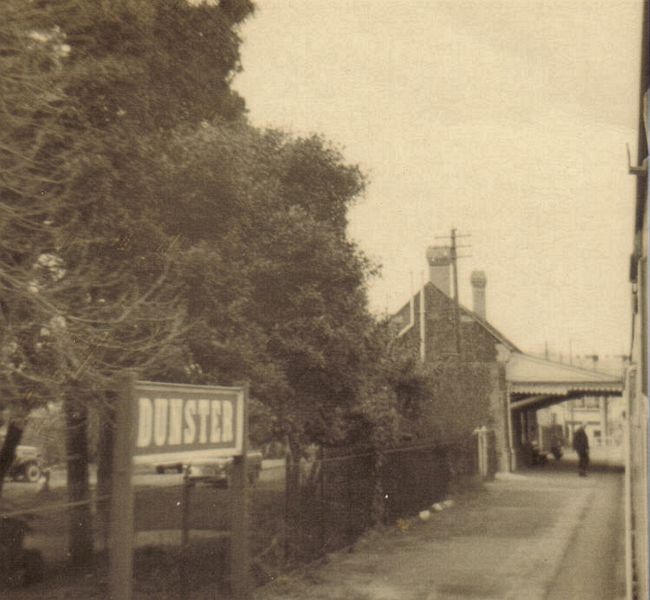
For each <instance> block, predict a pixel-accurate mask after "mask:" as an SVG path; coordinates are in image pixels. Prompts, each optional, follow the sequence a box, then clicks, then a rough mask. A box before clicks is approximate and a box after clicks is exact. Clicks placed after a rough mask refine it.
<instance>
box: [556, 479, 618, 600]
mask: <svg viewBox="0 0 650 600" xmlns="http://www.w3.org/2000/svg"><path fill="white" fill-rule="evenodd" d="M622 480H623V474H622V473H620V472H619V473H614V472H607V471H600V472H598V471H597V472H593V473H590V474H589V477H588V478H587V481H588V484H589V485H590V486H591V487H593V488H594V495H593V496H592V498H591V503H590V504H589V506H588V507H587V509H586V511H585V513H584V514H583V515H582V519H581V521H580V523H579V524H578V526H577V528H576V530H575V533H574V536H573V538H572V539H571V541H570V542H569V547H568V549H567V552H566V554H565V556H564V558H563V560H562V562H561V565H560V570H559V572H558V573H557V575H556V577H555V581H554V582H553V584H552V585H551V587H550V589H549V594H548V596H547V599H546V600H566V599H567V598H572V599H576V600H578V599H582V598H585V599H587V598H588V599H589V600H615V599H617V598H624V597H625V569H624V566H625V565H624V561H623V560H622V557H623V556H624V531H623V528H622V527H621V524H622V523H623V496H622V490H623V481H622Z"/></svg>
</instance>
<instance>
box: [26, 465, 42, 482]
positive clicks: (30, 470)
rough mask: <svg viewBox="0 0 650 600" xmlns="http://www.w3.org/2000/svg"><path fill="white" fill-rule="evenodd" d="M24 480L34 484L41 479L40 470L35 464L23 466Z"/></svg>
mask: <svg viewBox="0 0 650 600" xmlns="http://www.w3.org/2000/svg"><path fill="white" fill-rule="evenodd" d="M24 472H25V480H26V481H29V483H36V482H37V481H38V480H39V479H40V477H41V470H40V469H39V467H38V465H37V464H36V463H33V462H32V463H27V464H26V465H25V471H24Z"/></svg>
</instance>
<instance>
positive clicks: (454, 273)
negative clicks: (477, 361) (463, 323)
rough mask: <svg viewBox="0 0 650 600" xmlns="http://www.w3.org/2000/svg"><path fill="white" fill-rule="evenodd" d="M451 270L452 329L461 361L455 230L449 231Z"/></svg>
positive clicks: (461, 346)
mask: <svg viewBox="0 0 650 600" xmlns="http://www.w3.org/2000/svg"><path fill="white" fill-rule="evenodd" d="M451 268H452V276H453V283H454V329H455V330H456V353H457V354H458V358H459V360H460V361H461V362H462V360H463V354H462V353H463V344H462V338H461V331H460V306H459V299H458V252H457V247H456V230H455V229H452V230H451Z"/></svg>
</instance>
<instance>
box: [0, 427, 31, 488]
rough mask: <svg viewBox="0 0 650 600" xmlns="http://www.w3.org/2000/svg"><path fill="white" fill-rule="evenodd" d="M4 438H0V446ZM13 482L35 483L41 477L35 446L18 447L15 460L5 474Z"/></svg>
mask: <svg viewBox="0 0 650 600" xmlns="http://www.w3.org/2000/svg"><path fill="white" fill-rule="evenodd" d="M3 442H4V438H3V437H2V436H0V446H1V445H2V443H3ZM7 474H8V475H9V477H11V478H12V479H13V480H14V481H18V480H20V479H22V480H24V481H28V482H29V483H36V482H37V481H38V480H39V479H40V477H41V454H40V452H39V450H38V448H36V447H35V446H18V447H17V448H16V458H15V460H14V462H13V463H12V465H11V467H10V468H9V472H8V473H7Z"/></svg>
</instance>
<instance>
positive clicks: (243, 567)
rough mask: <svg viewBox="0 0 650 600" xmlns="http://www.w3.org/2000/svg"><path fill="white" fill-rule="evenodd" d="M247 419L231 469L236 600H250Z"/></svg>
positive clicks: (232, 584) (232, 565) (232, 579)
mask: <svg viewBox="0 0 650 600" xmlns="http://www.w3.org/2000/svg"><path fill="white" fill-rule="evenodd" d="M247 408H248V385H245V386H244V411H246V410H247ZM247 453H248V415H247V414H246V413H244V431H243V439H242V453H241V455H239V456H236V457H235V458H234V461H233V469H232V500H231V502H232V524H231V528H232V529H231V534H230V587H231V591H232V596H233V598H235V600H248V598H249V597H250V556H249V547H248V534H249V530H248V489H247V488H248V486H247V483H248V482H247V481H246V478H247V476H248V474H247V469H246V455H247Z"/></svg>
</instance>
